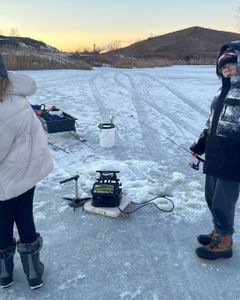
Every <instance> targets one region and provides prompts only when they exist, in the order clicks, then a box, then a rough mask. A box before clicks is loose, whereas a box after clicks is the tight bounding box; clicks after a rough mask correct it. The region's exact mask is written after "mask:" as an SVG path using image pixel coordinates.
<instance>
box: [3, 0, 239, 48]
mask: <svg viewBox="0 0 240 300" xmlns="http://www.w3.org/2000/svg"><path fill="white" fill-rule="evenodd" d="M0 4H1V17H0V33H1V34H3V35H9V34H10V33H17V34H19V35H20V36H26V37H31V38H33V39H37V40H41V41H43V42H45V43H47V44H50V45H51V46H54V47H56V48H58V49H60V50H64V51H75V50H82V49H84V48H92V47H93V44H96V46H98V47H101V48H104V47H107V46H109V44H111V43H113V41H118V43H119V44H120V45H121V46H126V45H128V44H131V43H133V42H136V41H139V40H143V39H146V38H148V37H150V36H156V35H161V34H164V33H168V32H172V31H176V30H180V29H184V28H187V27H191V26H202V27H207V28H212V29H218V30H224V31H232V32H239V33H240V12H239V8H240V0H229V1H227V0H224V1H223V0H201V1H199V0H168V1H166V0H41V1H37V0H21V1H20V0H9V1H6V0H0Z"/></svg>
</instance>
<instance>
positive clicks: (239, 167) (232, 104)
mask: <svg viewBox="0 0 240 300" xmlns="http://www.w3.org/2000/svg"><path fill="white" fill-rule="evenodd" d="M227 48H231V49H233V50H234V51H235V52H236V53H237V54H238V72H237V75H236V76H232V77H231V78H223V77H222V75H221V74H220V72H219V70H218V67H217V75H218V76H219V77H220V78H221V80H222V87H221V89H220V90H219V92H218V94H217V95H216V96H215V98H214V99H213V102H212V105H211V114H210V117H209V119H208V121H207V126H206V128H205V129H204V130H203V132H202V133H201V135H200V137H199V139H198V141H197V142H196V143H194V144H193V145H192V146H191V147H190V149H191V150H192V151H193V152H195V153H197V154H199V155H202V154H203V153H205V163H204V166H203V172H204V173H206V174H210V175H213V176H216V177H219V178H223V179H226V180H233V181H239V182H240V41H236V42H232V43H230V44H227V45H224V46H223V47H222V48H221V49H220V52H219V56H218V57H220V56H221V54H222V53H223V52H224V51H225V50H226V49H227Z"/></svg>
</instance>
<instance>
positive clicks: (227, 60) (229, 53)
mask: <svg viewBox="0 0 240 300" xmlns="http://www.w3.org/2000/svg"><path fill="white" fill-rule="evenodd" d="M226 64H237V54H236V52H234V51H233V50H231V49H228V50H226V51H225V52H223V54H222V55H221V56H220V57H219V58H218V68H219V69H221V68H222V67H223V66H225V65H226Z"/></svg>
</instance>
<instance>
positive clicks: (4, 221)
mask: <svg viewBox="0 0 240 300" xmlns="http://www.w3.org/2000/svg"><path fill="white" fill-rule="evenodd" d="M34 189H35V187H33V188H32V189H30V190H29V191H27V192H25V193H24V194H22V195H20V196H18V197H16V198H12V199H9V200H6V201H0V249H6V248H7V247H8V246H10V245H11V244H12V239H13V226H14V223H15V224H16V226H17V229H18V233H19V237H20V241H21V242H22V243H32V242H34V241H35V240H36V238H37V235H36V229H35V225H34V220H33V196H34Z"/></svg>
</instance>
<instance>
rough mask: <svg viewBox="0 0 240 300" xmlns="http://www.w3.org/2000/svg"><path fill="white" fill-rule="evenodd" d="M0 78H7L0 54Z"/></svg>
mask: <svg viewBox="0 0 240 300" xmlns="http://www.w3.org/2000/svg"><path fill="white" fill-rule="evenodd" d="M0 76H2V77H5V78H8V74H7V68H6V65H5V63H4V60H3V57H2V55H1V53H0Z"/></svg>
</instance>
